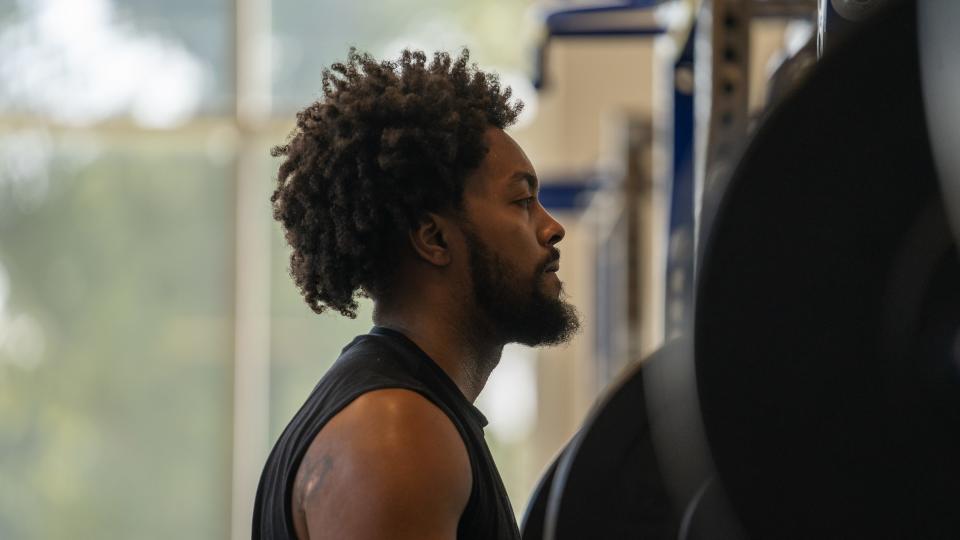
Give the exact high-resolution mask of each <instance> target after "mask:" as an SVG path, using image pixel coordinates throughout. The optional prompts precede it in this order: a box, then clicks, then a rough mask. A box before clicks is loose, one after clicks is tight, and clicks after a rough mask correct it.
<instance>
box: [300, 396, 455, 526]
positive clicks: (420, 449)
mask: <svg viewBox="0 0 960 540" xmlns="http://www.w3.org/2000/svg"><path fill="white" fill-rule="evenodd" d="M471 488H472V478H471V469H470V459H469V456H468V454H467V450H466V447H465V445H464V442H463V439H462V437H461V436H460V433H459V432H458V431H457V429H456V427H455V426H454V425H453V422H452V421H451V420H450V418H449V417H448V416H447V415H446V414H445V413H444V412H443V411H442V410H440V408H439V407H438V406H437V405H436V404H434V403H432V402H431V401H429V400H428V399H427V398H426V397H424V396H423V395H421V394H419V393H417V392H414V391H411V390H404V389H383V390H375V391H372V392H367V393H365V394H362V395H361V396H360V397H358V398H357V399H355V400H354V401H353V402H351V403H350V404H349V405H348V406H347V407H345V408H344V409H343V410H342V411H341V412H339V413H338V414H337V415H336V416H334V417H333V419H331V420H330V422H328V423H327V425H325V426H324V428H323V429H322V430H321V431H320V433H319V434H318V435H317V437H316V438H315V439H314V440H313V442H312V443H311V445H310V447H309V449H308V450H307V453H306V455H305V456H304V458H303V460H302V462H301V464H300V467H299V469H298V472H297V475H296V480H295V482H294V490H293V494H292V495H293V501H292V502H293V508H294V514H295V518H296V517H297V514H299V516H300V520H298V521H301V523H302V524H303V525H306V526H307V528H309V529H310V531H311V535H310V537H311V538H314V537H316V536H315V535H314V534H313V532H314V529H315V528H316V527H317V526H319V524H321V523H322V524H323V529H324V530H325V531H326V532H327V533H329V534H331V537H335V536H338V535H339V536H341V537H345V536H349V537H358V538H361V537H364V536H366V534H365V531H366V532H369V533H370V534H369V535H370V536H371V537H375V536H376V535H377V534H382V532H383V530H380V529H377V527H378V526H380V525H386V526H389V527H390V530H395V528H396V526H397V523H401V522H402V523H408V524H409V525H410V527H411V537H415V536H416V535H422V534H428V533H427V532H426V531H427V529H430V530H434V529H449V528H450V527H451V526H452V527H453V533H454V534H455V532H456V526H457V523H458V521H459V517H460V515H461V514H462V513H463V510H464V508H465V507H466V505H467V501H468V499H469V497H470V491H471ZM426 509H429V510H430V512H429V513H428V514H429V515H426V516H424V514H425V510H426ZM414 516H421V518H417V519H414ZM311 524H313V526H311ZM330 527H333V528H334V529H337V531H336V534H333V533H334V531H333V530H332V529H331V528H330ZM339 527H346V528H345V529H340V528H339ZM299 528H300V527H299V526H298V529H299ZM378 530H379V531H380V532H379V533H378V532H377V531H378ZM430 534H431V535H432V533H430Z"/></svg>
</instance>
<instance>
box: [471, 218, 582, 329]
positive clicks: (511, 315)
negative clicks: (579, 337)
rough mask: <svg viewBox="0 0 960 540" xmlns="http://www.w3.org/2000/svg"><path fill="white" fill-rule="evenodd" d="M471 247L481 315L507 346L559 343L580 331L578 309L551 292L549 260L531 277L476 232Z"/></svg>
mask: <svg viewBox="0 0 960 540" xmlns="http://www.w3.org/2000/svg"><path fill="white" fill-rule="evenodd" d="M464 235H465V238H466V243H467V247H468V248H469V249H470V277H471V281H472V282H473V298H474V302H475V305H476V307H477V309H478V311H479V315H480V316H481V317H482V318H483V319H484V320H485V321H486V322H487V323H488V324H489V325H490V327H491V330H492V331H493V333H494V335H495V336H497V338H499V340H500V341H502V342H503V343H521V344H523V345H528V346H531V347H535V346H538V345H558V344H561V343H566V342H568V341H570V339H571V338H572V337H573V336H574V335H575V334H576V333H577V331H578V330H579V329H580V319H579V315H578V313H577V310H576V308H574V307H573V306H572V305H571V304H569V303H567V302H566V301H564V300H563V299H562V296H563V293H562V291H561V294H560V295H559V296H556V297H554V296H552V295H551V294H549V293H548V292H547V286H546V281H547V274H546V273H545V272H544V269H545V268H546V267H547V266H548V265H549V264H550V262H551V261H549V260H548V261H544V262H543V264H541V265H540V266H539V267H538V268H537V269H536V273H535V274H533V275H530V276H529V277H528V276H527V275H525V273H523V272H520V271H518V270H517V269H515V268H512V267H511V266H510V265H508V264H507V263H506V262H504V261H503V260H501V259H500V258H499V257H498V256H497V254H496V253H495V252H494V251H493V250H491V249H488V248H487V246H486V245H485V244H484V243H483V241H482V240H480V238H479V237H478V236H476V235H475V234H474V233H473V231H470V230H464Z"/></svg>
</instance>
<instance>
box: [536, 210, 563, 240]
mask: <svg viewBox="0 0 960 540" xmlns="http://www.w3.org/2000/svg"><path fill="white" fill-rule="evenodd" d="M543 215H544V218H545V219H544V225H543V228H541V229H540V231H541V233H540V234H541V238H540V241H541V242H542V243H543V244H544V245H547V246H552V245H554V244H557V243H558V242H560V241H561V240H563V237H564V235H566V234H567V231H566V230H564V228H563V225H561V224H560V222H559V221H557V220H555V219H553V216H551V215H550V212H547V210H546V209H544V210H543Z"/></svg>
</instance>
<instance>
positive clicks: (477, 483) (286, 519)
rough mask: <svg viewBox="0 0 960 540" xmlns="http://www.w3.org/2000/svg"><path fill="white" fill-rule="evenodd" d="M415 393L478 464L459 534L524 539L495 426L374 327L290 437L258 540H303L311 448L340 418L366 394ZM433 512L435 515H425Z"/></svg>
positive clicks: (270, 463)
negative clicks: (304, 480) (299, 486)
mask: <svg viewBox="0 0 960 540" xmlns="http://www.w3.org/2000/svg"><path fill="white" fill-rule="evenodd" d="M383 388H404V389H408V390H412V391H414V392H417V393H419V394H421V395H422V396H424V397H425V398H426V399H428V400H430V401H431V402H432V403H433V404H434V405H436V406H437V407H439V408H440V410H442V411H443V412H444V413H445V414H446V415H447V417H449V418H450V421H451V422H453V425H454V426H455V427H456V428H457V431H458V432H459V433H460V436H461V437H462V438H463V443H464V445H465V446H466V448H467V454H468V455H469V457H470V470H471V471H472V473H473V488H472V490H471V492H470V499H469V501H468V502H467V507H466V509H464V511H463V515H461V516H460V523H459V524H458V526H457V538H458V539H473V538H476V539H484V540H500V539H517V540H519V538H520V532H519V529H518V528H517V523H516V520H515V518H514V515H513V510H512V508H511V506H510V500H509V499H508V498H507V492H506V490H505V489H504V487H503V481H502V480H501V479H500V474H499V473H498V472H497V467H496V465H495V464H494V462H493V458H492V457H491V456H490V450H489V449H488V448H487V444H486V442H485V441H484V438H483V428H484V426H486V424H487V419H486V418H485V417H484V416H483V414H482V413H481V412H480V411H479V410H478V409H477V408H476V407H474V406H473V404H471V403H470V402H469V401H467V398H466V397H464V395H463V393H461V392H460V389H459V388H457V386H456V385H455V384H454V382H453V381H452V380H451V379H450V378H449V377H448V376H447V374H446V373H445V372H444V371H443V370H442V369H441V368H440V366H438V365H437V364H436V363H434V361H433V360H431V359H430V357H429V356H427V354H426V353H425V352H423V351H422V350H421V349H420V348H419V347H417V345H416V344H414V343H413V342H412V341H410V340H409V339H408V338H407V337H406V336H404V335H403V334H401V333H399V332H395V331H393V330H389V329H387V328H381V327H374V328H373V329H372V330H371V331H370V333H369V334H366V335H362V336H358V337H357V338H355V339H354V340H353V341H352V342H351V343H350V344H349V345H347V346H346V347H345V348H344V349H343V352H342V353H341V354H340V357H339V358H338V359H337V361H336V362H335V363H334V364H333V366H332V367H331V368H330V370H329V371H328V372H327V373H326V375H324V376H323V377H322V378H321V379H320V382H319V383H318V384H317V386H316V387H315V388H314V389H313V392H311V393H310V397H308V398H307V401H306V403H304V404H303V406H302V407H301V408H300V410H299V411H298V412H297V414H296V415H295V416H294V417H293V420H291V421H290V423H289V424H288V425H287V427H286V429H284V431H283V434H281V435H280V439H279V440H278V441H277V443H276V445H275V446H274V447H273V451H272V452H270V457H268V458H267V463H266V465H265V466H264V468H263V474H262V475H261V476H260V485H259V486H258V488H257V498H256V502H255V504H254V510H253V538H254V539H255V540H256V539H263V540H280V539H282V540H286V539H295V538H296V537H297V536H296V533H295V532H294V527H293V512H292V509H291V506H290V499H291V494H292V490H293V481H294V478H295V477H296V474H297V469H298V468H299V466H300V461H301V460H302V459H303V456H304V454H305V453H306V452H307V448H308V447H309V446H310V443H311V442H313V439H314V438H315V437H316V435H317V433H319V432H320V429H321V428H323V426H324V424H326V423H327V422H328V421H329V420H330V419H331V418H333V416H334V415H336V414H337V413H338V412H340V411H341V410H343V408H344V407H346V406H347V405H349V404H350V403H351V402H352V401H353V400H354V399H356V398H357V397H359V396H360V395H361V394H363V393H365V392H370V391H372V390H378V389H383ZM424 511H429V509H424Z"/></svg>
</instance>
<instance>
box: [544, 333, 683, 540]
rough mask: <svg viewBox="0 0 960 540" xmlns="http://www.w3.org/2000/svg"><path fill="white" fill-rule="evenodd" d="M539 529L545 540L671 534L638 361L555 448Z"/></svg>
mask: <svg viewBox="0 0 960 540" xmlns="http://www.w3.org/2000/svg"><path fill="white" fill-rule="evenodd" d="M668 353H669V351H666V352H665V351H664V350H663V349H661V350H660V351H658V352H657V353H655V354H653V355H652V356H651V358H650V359H649V360H647V363H649V362H655V361H657V360H658V358H659V357H661V356H669V354H668ZM680 511H682V509H681V510H680ZM544 528H545V531H544V536H543V538H545V539H547V540H566V539H577V540H582V539H585V538H603V539H607V540H616V539H621V538H623V539H626V538H630V539H635V538H645V539H653V540H656V539H664V540H666V539H670V540H673V539H675V538H676V537H677V532H678V529H679V512H678V511H677V510H676V509H675V508H674V507H673V506H672V505H671V503H670V500H669V498H668V495H667V492H666V490H665V487H664V483H663V478H662V476H661V472H660V467H659V465H658V463H657V459H656V456H655V454H654V447H653V443H652V439H651V433H650V423H649V419H648V417H647V409H646V401H645V395H644V384H643V368H642V366H641V365H640V364H635V365H633V366H632V367H631V368H629V369H628V370H627V371H626V372H625V373H624V374H623V375H622V376H621V377H620V378H619V379H618V381H617V382H616V383H615V384H613V385H612V386H611V388H610V389H609V390H608V391H607V392H606V393H605V395H604V397H603V398H601V400H600V401H599V402H598V405H597V407H596V408H595V409H594V411H593V412H592V413H591V415H590V416H589V417H588V419H587V421H586V422H585V423H584V425H583V427H582V428H581V430H580V431H579V432H578V434H577V435H576V436H575V437H574V439H573V440H571V442H570V444H569V445H568V447H567V449H566V450H565V451H564V453H563V454H562V456H561V458H560V460H559V462H558V465H557V469H556V472H555V473H554V479H553V485H552V489H551V490H550V496H549V501H548V503H547V509H546V518H545V527H544ZM531 538H532V537H531Z"/></svg>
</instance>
